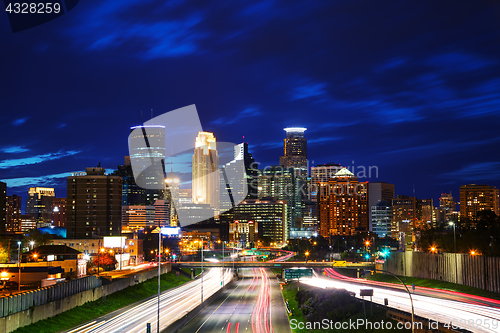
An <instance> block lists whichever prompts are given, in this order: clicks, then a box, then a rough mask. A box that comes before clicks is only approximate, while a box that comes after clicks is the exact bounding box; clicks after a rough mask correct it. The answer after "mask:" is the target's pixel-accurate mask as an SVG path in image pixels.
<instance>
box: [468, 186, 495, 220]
mask: <svg viewBox="0 0 500 333" xmlns="http://www.w3.org/2000/svg"><path fill="white" fill-rule="evenodd" d="M498 204H499V197H498V189H497V188H496V187H494V186H489V185H476V184H468V185H462V186H460V219H461V220H464V221H474V219H475V218H476V216H477V213H478V212H480V211H483V210H488V209H489V210H492V211H493V212H495V214H497V215H499V207H498Z"/></svg>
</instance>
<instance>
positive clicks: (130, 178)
mask: <svg viewBox="0 0 500 333" xmlns="http://www.w3.org/2000/svg"><path fill="white" fill-rule="evenodd" d="M113 175H114V176H119V177H121V178H122V205H123V206H141V205H147V204H148V203H151V202H148V201H147V200H146V189H145V188H143V187H140V186H139V185H137V183H136V181H135V178H134V172H133V170H132V165H131V164H130V156H125V163H124V165H119V166H118V168H117V170H116V171H114V172H113ZM150 193H151V192H150ZM150 201H151V200H150Z"/></svg>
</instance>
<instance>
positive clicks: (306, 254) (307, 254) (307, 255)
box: [304, 251, 309, 263]
mask: <svg viewBox="0 0 500 333" xmlns="http://www.w3.org/2000/svg"><path fill="white" fill-rule="evenodd" d="M304 254H305V256H306V263H307V257H309V251H306V253H304Z"/></svg>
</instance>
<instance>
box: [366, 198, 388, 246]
mask: <svg viewBox="0 0 500 333" xmlns="http://www.w3.org/2000/svg"><path fill="white" fill-rule="evenodd" d="M370 230H372V231H373V233H374V234H376V235H377V236H378V237H380V238H385V237H391V230H392V200H391V201H385V200H381V201H378V202H377V203H376V204H375V206H371V228H370Z"/></svg>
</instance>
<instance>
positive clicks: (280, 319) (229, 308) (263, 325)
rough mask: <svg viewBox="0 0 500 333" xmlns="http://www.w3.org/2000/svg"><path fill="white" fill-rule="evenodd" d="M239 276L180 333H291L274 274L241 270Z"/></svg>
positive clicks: (266, 271) (251, 269)
mask: <svg viewBox="0 0 500 333" xmlns="http://www.w3.org/2000/svg"><path fill="white" fill-rule="evenodd" d="M239 276H240V279H239V280H238V281H237V282H236V283H234V284H233V285H232V286H231V287H230V288H228V289H227V290H226V291H224V293H222V294H221V295H220V296H219V297H218V298H217V299H215V300H214V302H212V303H211V304H210V306H208V307H206V308H205V309H204V310H203V311H202V312H201V313H200V314H198V315H197V316H196V317H195V318H194V319H192V320H191V321H190V322H189V323H188V324H187V325H186V326H184V327H183V328H182V329H181V331H180V333H208V332H217V333H220V332H222V333H247V332H254V333H273V332H274V333H291V330H290V325H289V323H288V317H287V313H286V310H285V307H284V303H283V297H282V295H281V289H280V286H279V283H278V281H277V280H276V278H274V274H272V273H271V272H270V271H268V270H267V269H265V268H242V269H240V270H239Z"/></svg>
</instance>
